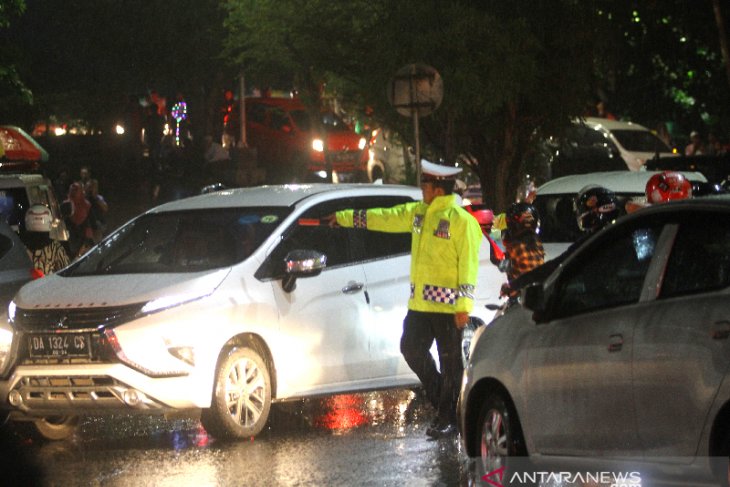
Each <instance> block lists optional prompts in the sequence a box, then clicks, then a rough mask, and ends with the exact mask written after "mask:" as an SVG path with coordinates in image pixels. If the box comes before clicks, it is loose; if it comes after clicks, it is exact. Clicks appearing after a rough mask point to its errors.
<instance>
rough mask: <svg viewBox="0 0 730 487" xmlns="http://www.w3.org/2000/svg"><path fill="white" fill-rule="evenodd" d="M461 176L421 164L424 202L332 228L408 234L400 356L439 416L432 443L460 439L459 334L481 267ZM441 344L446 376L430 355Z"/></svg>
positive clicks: (345, 219)
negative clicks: (459, 193)
mask: <svg viewBox="0 0 730 487" xmlns="http://www.w3.org/2000/svg"><path fill="white" fill-rule="evenodd" d="M459 172H461V169H460V168H454V167H448V166H442V165H438V164H433V163H431V162H428V161H425V160H423V161H421V173H422V177H421V191H422V193H423V200H422V201H418V202H411V203H404V204H401V205H398V206H394V207H392V208H373V209H368V210H343V211H338V212H337V213H336V214H334V215H330V216H329V218H328V220H329V223H330V225H332V226H334V225H335V224H338V225H341V226H343V227H348V228H350V227H354V228H363V229H367V230H375V231H381V232H394V233H395V232H398V233H401V232H402V233H406V232H410V233H411V236H412V239H411V296H410V299H409V301H408V313H407V315H406V317H405V320H404V321H403V335H402V336H401V345H400V346H401V353H402V354H403V357H404V358H405V360H406V362H407V363H408V366H409V367H410V368H411V369H412V370H413V372H415V373H416V375H417V376H418V378H419V379H420V380H421V383H422V384H423V388H424V390H425V392H426V395H427V397H428V399H429V401H430V402H431V404H433V406H434V407H435V408H436V410H437V411H438V415H437V417H436V418H435V419H434V421H433V422H432V424H431V427H430V428H429V429H428V430H427V434H428V435H429V436H431V437H433V438H440V437H444V436H448V435H451V434H454V433H456V400H457V397H458V393H459V383H460V381H461V375H462V372H463V365H462V360H461V330H462V329H463V328H464V327H465V326H466V324H467V323H468V321H469V313H470V312H471V310H472V308H473V305H474V289H475V286H476V281H477V270H478V266H479V245H480V244H481V239H482V233H481V230H480V228H479V223H478V222H477V221H476V219H474V217H472V216H471V215H470V214H469V213H468V212H467V211H466V210H464V209H463V208H462V207H461V206H460V205H459V204H458V202H457V200H456V195H455V194H454V193H453V189H454V182H455V177H456V175H457V174H458V173H459ZM434 340H436V346H437V349H438V356H439V364H440V366H441V367H440V370H441V372H439V369H437V367H436V363H435V362H434V360H433V357H432V356H431V353H430V352H429V350H430V348H431V345H432V344H433V341H434Z"/></svg>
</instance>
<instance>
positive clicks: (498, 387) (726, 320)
mask: <svg viewBox="0 0 730 487" xmlns="http://www.w3.org/2000/svg"><path fill="white" fill-rule="evenodd" d="M729 285H730V197H727V196H722V197H713V198H701V199H699V198H698V199H694V200H686V201H681V202H676V203H667V204H663V205H658V206H653V207H649V208H646V209H642V210H639V211H638V212H636V213H633V214H631V215H629V216H626V217H623V218H621V219H619V220H618V221H617V222H616V223H615V224H613V225H610V226H609V227H606V228H604V229H603V230H602V231H600V232H599V233H597V234H596V235H594V236H593V237H591V238H590V239H589V240H587V241H586V242H584V244H583V245H581V246H580V247H579V249H577V250H576V251H575V252H574V253H573V254H572V255H571V256H570V257H569V258H568V259H566V261H565V262H564V263H563V264H562V265H561V266H560V267H559V268H558V269H557V270H556V271H555V272H554V273H553V274H552V275H551V276H550V277H549V278H548V279H547V280H546V281H545V282H544V283H543V284H542V285H539V284H538V285H533V286H531V287H529V288H528V289H526V290H525V291H524V293H523V306H513V307H512V308H510V309H509V310H508V311H507V312H506V313H505V314H504V315H503V316H502V317H500V318H498V319H496V320H494V321H493V322H492V323H490V324H489V325H488V326H486V327H482V328H480V329H479V330H478V331H477V332H476V335H475V337H474V340H473V342H472V345H471V346H472V348H471V356H470V360H469V363H468V366H467V368H466V370H465V372H464V374H465V375H464V381H463V385H462V390H461V395H460V405H459V415H460V418H459V420H460V425H459V426H460V429H461V432H462V441H463V442H464V446H465V448H466V451H467V452H468V454H469V455H470V456H481V457H482V460H483V462H482V463H483V464H484V465H485V466H486V467H487V468H490V466H494V465H499V464H500V463H503V462H505V461H509V460H510V457H512V456H529V457H530V460H532V461H534V460H535V459H540V460H550V459H553V460H559V459H568V458H571V459H576V458H586V457H590V458H591V459H594V460H595V459H598V460H603V461H605V460H606V459H608V460H612V459H632V460H636V461H640V462H645V463H649V464H652V465H657V464H658V465H661V464H665V463H672V464H673V465H674V466H676V464H677V463H678V464H679V465H680V467H681V468H682V470H683V471H685V469H686V471H688V472H689V471H691V472H696V471H703V472H705V473H709V472H710V471H711V466H712V465H715V462H713V461H712V460H711V459H712V458H713V457H725V462H724V465H725V467H724V468H725V469H726V468H727V457H728V455H730V375H729V374H728V370H729V367H730V340H729V338H730V299H729V298H730V290H729V289H728V286H729ZM512 461H515V460H514V459H512ZM722 474H723V476H724V475H725V471H723V472H722Z"/></svg>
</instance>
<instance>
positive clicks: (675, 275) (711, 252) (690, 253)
mask: <svg viewBox="0 0 730 487" xmlns="http://www.w3.org/2000/svg"><path fill="white" fill-rule="evenodd" d="M728 285H730V222H728V221H727V216H726V215H716V214H707V215H704V216H695V217H694V218H693V219H692V221H684V222H682V223H680V226H679V234H678V235H677V238H676V239H675V242H674V247H673V249H672V253H671V255H670V257H669V263H668V264H667V269H666V272H665V275H664V281H663V283H662V288H661V292H660V294H659V298H660V299H661V298H670V297H673V296H681V295H684V294H692V293H699V292H706V291H712V290H715V289H722V288H724V287H727V286H728Z"/></svg>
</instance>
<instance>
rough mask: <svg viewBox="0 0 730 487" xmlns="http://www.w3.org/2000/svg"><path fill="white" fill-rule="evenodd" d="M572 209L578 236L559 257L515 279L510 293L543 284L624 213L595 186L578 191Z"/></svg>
mask: <svg viewBox="0 0 730 487" xmlns="http://www.w3.org/2000/svg"><path fill="white" fill-rule="evenodd" d="M573 210H574V213H575V219H576V223H577V225H578V228H579V229H580V231H581V232H582V235H581V237H580V238H578V240H576V241H575V242H573V243H572V244H571V245H570V247H568V248H567V249H566V250H565V251H564V252H563V253H562V254H560V255H559V256H557V257H555V258H554V259H550V260H549V261H547V262H545V263H544V264H542V265H541V266H539V267H536V268H534V269H533V270H532V271H530V272H526V273H524V274H522V275H521V276H519V277H517V278H515V280H514V281H513V282H511V283H510V286H511V288H512V290H513V291H515V292H516V291H518V290H519V289H521V288H523V287H525V286H527V285H529V284H532V283H536V282H543V281H544V280H545V279H546V278H547V277H548V276H549V275H550V274H552V272H553V271H554V270H555V269H556V268H557V267H558V266H559V265H560V264H561V263H562V262H563V261H564V260H565V259H566V258H567V257H568V256H570V254H572V253H573V252H574V251H575V249H577V248H578V247H580V245H581V244H582V243H583V242H584V241H585V240H587V239H588V238H589V237H590V236H591V235H593V234H594V233H596V232H597V231H599V230H600V229H602V228H603V227H605V226H606V225H608V224H610V223H612V222H613V221H615V220H616V218H618V217H619V216H621V215H622V214H623V213H624V210H623V208H622V207H621V205H620V204H619V200H618V198H617V197H616V194H615V193H614V192H613V191H611V190H610V189H607V188H604V187H603V186H598V185H589V186H585V187H584V188H583V189H581V190H580V191H579V192H578V196H576V198H575V200H574V204H573Z"/></svg>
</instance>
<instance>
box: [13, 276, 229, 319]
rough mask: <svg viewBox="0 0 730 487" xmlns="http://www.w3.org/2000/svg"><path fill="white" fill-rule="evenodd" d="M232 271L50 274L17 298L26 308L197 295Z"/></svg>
mask: <svg viewBox="0 0 730 487" xmlns="http://www.w3.org/2000/svg"><path fill="white" fill-rule="evenodd" d="M229 272H230V269H228V268H226V269H221V270H217V271H213V272H198V273H194V274H128V275H125V276H119V275H114V276H79V277H60V276H57V275H54V274H51V275H49V276H46V277H43V278H41V279H38V280H37V281H32V282H30V283H28V284H26V285H25V286H23V287H22V288H21V289H20V291H19V292H18V294H17V295H16V296H15V299H14V301H15V304H16V305H17V306H18V307H20V308H24V309H39V308H49V309H50V308H101V307H106V306H121V305H125V304H133V303H144V302H148V301H151V300H153V299H158V298H162V297H172V296H187V297H189V298H190V299H194V298H196V297H201V296H206V295H208V294H210V293H212V292H213V291H214V290H215V289H216V288H217V287H218V285H219V284H220V283H221V282H222V281H223V279H224V278H225V277H226V276H227V275H228V273H229Z"/></svg>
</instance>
